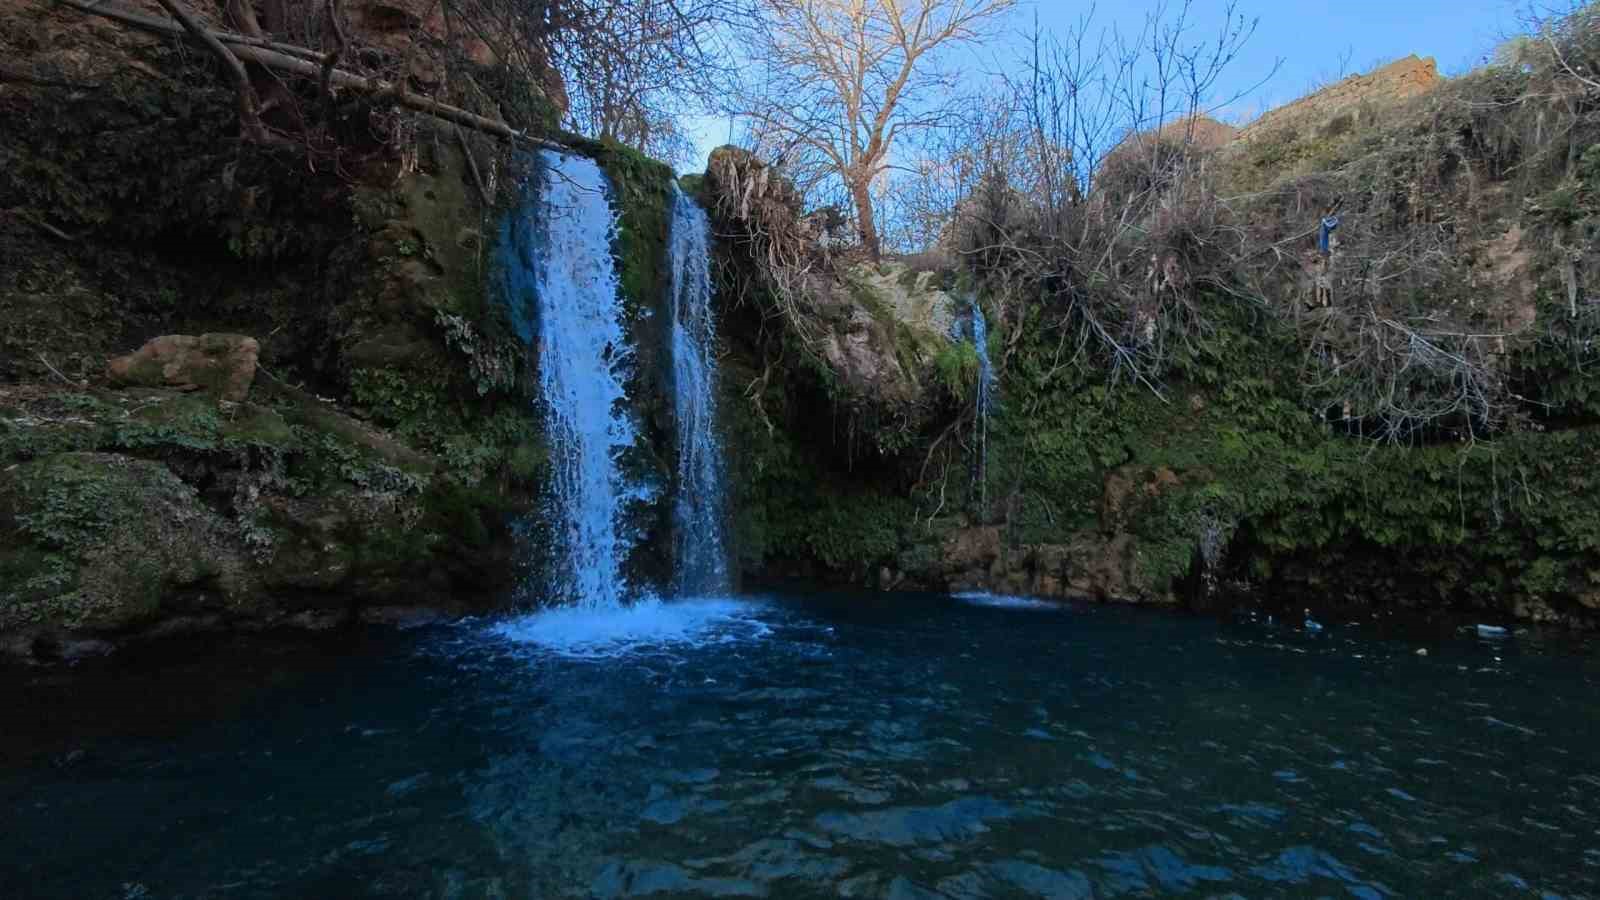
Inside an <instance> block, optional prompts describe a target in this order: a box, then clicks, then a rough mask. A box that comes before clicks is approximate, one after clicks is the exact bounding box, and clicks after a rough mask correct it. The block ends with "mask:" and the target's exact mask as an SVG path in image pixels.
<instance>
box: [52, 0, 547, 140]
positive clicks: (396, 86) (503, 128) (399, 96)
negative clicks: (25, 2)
mask: <svg viewBox="0 0 1600 900" xmlns="http://www.w3.org/2000/svg"><path fill="white" fill-rule="evenodd" d="M56 2H58V3H60V4H62V5H63V6H67V7H69V8H71V9H76V10H78V11H80V12H84V13H88V14H90V15H96V16H102V17H104V18H107V19H111V20H112V21H114V22H120V23H122V24H124V25H130V26H132V27H134V28H139V29H142V30H145V31H150V32H152V33H155V34H166V35H186V34H187V35H188V36H190V37H192V38H193V39H195V40H203V39H202V38H201V37H199V36H196V35H194V34H192V33H190V32H189V31H188V29H186V28H184V27H182V26H180V25H175V24H173V23H169V22H163V21H161V20H159V19H152V18H150V17H148V16H141V15H139V14H137V13H131V12H128V11H126V10H122V9H117V8H115V7H110V6H96V5H94V4H92V3H87V2H82V0H56ZM169 2H170V0H169ZM200 31H201V32H203V33H204V36H205V37H208V38H211V39H214V40H215V41H217V42H218V43H219V44H224V45H227V49H230V50H231V52H232V55H233V56H234V57H235V58H236V60H237V61H239V62H251V63H256V64H258V65H261V66H265V67H266V68H268V69H275V70H277V71H280V72H287V73H290V74H294V75H303V76H305V77H307V78H314V79H320V78H321V77H322V61H323V58H324V57H323V55H322V54H319V53H317V52H315V51H313V50H308V49H306V48H305V47H294V46H292V45H284V44H277V43H273V42H270V41H264V40H260V39H256V38H251V37H249V36H246V35H240V34H235V33H232V32H225V31H216V30H213V29H206V28H201V29H200ZM328 81H329V83H330V84H331V85H332V86H333V87H338V88H346V89H349V90H351V91H355V92H358V93H362V94H366V95H368V96H376V97H382V98H384V99H386V100H390V101H392V102H393V103H394V104H395V105H397V106H401V107H404V108H406V109H409V110H411V111H413V112H418V113H422V114H423V115H426V116H431V117H433V118H435V119H440V120H442V121H445V122H451V123H454V124H456V125H460V126H462V127H463V128H471V129H473V130H474V131H479V132H482V133H484V134H489V135H493V136H495V137H498V138H500V139H502V140H506V141H510V142H513V143H517V142H521V143H524V144H528V145H532V146H535V147H543V148H546V149H550V150H557V151H564V150H566V149H567V148H566V147H565V146H564V145H562V144H559V143H557V142H555V141H551V140H548V139H546V138H541V137H536V136H533V135H530V134H528V133H527V132H524V131H518V130H517V129H515V128H512V127H511V126H510V125H507V124H506V123H504V122H501V121H498V120H496V119H490V118H488V117H487V116H480V115H478V114H477V113H474V112H468V111H467V110H464V109H462V108H460V107H458V106H451V105H450V104H448V103H441V102H439V101H437V100H433V99H431V98H428V97H424V96H422V95H420V94H414V93H412V92H411V91H408V90H405V89H404V88H403V87H401V86H400V83H399V82H389V81H385V80H383V79H380V78H368V77H365V76H362V75H356V74H353V73H351V72H347V71H344V70H343V69H337V68H335V69H331V70H329V72H328Z"/></svg>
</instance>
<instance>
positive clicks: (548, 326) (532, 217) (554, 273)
mask: <svg viewBox="0 0 1600 900" xmlns="http://www.w3.org/2000/svg"><path fill="white" fill-rule="evenodd" d="M534 179H535V180H534V182H533V183H532V184H530V185H529V190H528V193H527V197H526V199H525V201H524V208H523V209H522V210H521V211H520V213H519V214H516V215H513V216H511V217H509V218H508V221H507V223H506V233H505V234H504V236H503V237H504V238H505V239H504V240H502V242H501V246H502V249H501V253H502V259H501V263H502V266H501V268H502V270H503V271H504V273H505V278H506V295H507V299H508V302H509V303H510V304H511V309H512V319H513V320H514V322H515V325H516V328H517V330H518V332H519V333H520V334H521V336H522V338H523V339H524V340H526V341H528V342H529V344H530V345H532V346H536V347H537V348H538V357H539V393H540V400H541V405H542V407H543V411H544V421H545V431H546V435H547V440H548V442H549V448H550V458H551V464H552V468H553V477H552V485H551V490H552V503H551V505H552V508H551V509H550V510H548V516H549V518H550V519H551V521H552V525H553V526H554V527H553V529H552V530H553V531H554V537H555V544H556V546H555V547H554V565H552V567H551V574H550V583H549V584H548V585H546V586H545V588H546V591H547V596H545V597H544V598H543V599H546V600H550V601H564V602H566V603H567V604H569V605H572V606H577V607H582V608H587V609H601V608H616V607H620V606H621V604H622V601H623V598H624V592H625V588H626V585H625V583H624V579H623V573H622V565H623V562H624V560H625V558H626V556H627V553H628V551H629V549H630V547H631V541H629V540H628V539H626V538H625V537H623V535H622V522H621V521H620V517H621V515H622V512H623V506H624V504H625V503H626V501H627V500H629V499H631V497H632V495H633V493H634V492H633V491H631V490H630V489H629V488H628V485H627V484H626V483H625V481H624V479H623V477H622V473H621V472H620V471H619V469H618V465H617V456H618V454H619V453H621V452H622V451H623V450H624V449H625V448H627V447H629V446H631V445H632V444H633V441H634V437H635V433H634V428H633V425H632V423H631V421H630V420H629V417H628V414H627V410H626V406H625V404H624V403H623V400H624V391H623V385H624V381H625V379H626V375H627V370H628V368H629V364H630V361H631V358H632V350H631V348H630V347H629V345H628V342H627V337H626V335H625V333H624V331H623V328H622V322H621V318H620V316H621V311H620V306H619V297H620V294H619V291H618V287H619V284H618V278H617V272H616V266H615V263H614V260H613V259H612V255H611V244H612V241H613V239H614V238H615V237H616V234H617V216H616V213H615V212H613V211H612V208H611V204H610V202H609V194H610V186H609V184H608V183H607V181H606V177H605V175H604V173H602V172H601V171H600V167H599V166H597V165H596V164H595V163H594V161H592V160H589V159H586V158H584V157H579V156H566V155H562V154H558V153H553V152H550V151H542V152H541V153H540V154H539V157H538V159H537V165H536V167H535V176H534Z"/></svg>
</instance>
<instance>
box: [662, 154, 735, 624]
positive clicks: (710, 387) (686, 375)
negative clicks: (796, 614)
mask: <svg viewBox="0 0 1600 900" xmlns="http://www.w3.org/2000/svg"><path fill="white" fill-rule="evenodd" d="M710 233H711V223H710V222H709V221H708V220H707V218H706V214H705V210H702V209H701V208H700V206H699V205H698V204H697V203H695V202H694V201H693V200H692V199H690V198H689V197H688V196H687V195H685V194H684V193H683V192H682V191H680V190H678V189H677V187H676V186H674V187H673V192H672V297H671V298H670V302H671V309H672V338H671V340H672V347H671V351H672V382H673V383H672V394H673V409H674V412H675V418H676V419H677V438H678V494H677V504H676V508H675V515H674V519H675V521H674V523H673V526H674V529H675V532H676V533H675V538H674V549H675V551H676V561H677V572H676V575H675V581H676V584H675V585H674V587H675V588H676V589H677V592H678V593H679V594H683V595H694V596H707V595H721V594H726V593H727V592H728V590H729V589H730V588H731V587H732V584H731V582H730V579H729V577H728V559H727V550H726V546H725V542H724V540H723V534H722V523H723V516H724V513H725V507H726V504H725V502H724V500H723V485H724V483H725V479H724V478H723V472H722V444H721V442H720V441H719V440H717V416H716V400H717V359H716V353H715V343H716V323H715V322H714V321H713V320H712V316H711V292H712V287H711V263H710V248H709V238H710Z"/></svg>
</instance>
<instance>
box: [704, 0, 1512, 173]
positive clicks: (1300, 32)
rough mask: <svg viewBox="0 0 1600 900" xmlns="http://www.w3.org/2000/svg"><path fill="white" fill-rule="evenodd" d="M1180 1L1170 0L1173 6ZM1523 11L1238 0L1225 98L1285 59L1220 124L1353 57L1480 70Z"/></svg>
mask: <svg viewBox="0 0 1600 900" xmlns="http://www.w3.org/2000/svg"><path fill="white" fill-rule="evenodd" d="M1156 2H1157V0H1123V2H1120V3H1119V2H1116V0H1104V2H1101V3H1099V4H1097V5H1096V7H1095V9H1096V12H1095V21H1096V22H1097V23H1099V24H1101V25H1107V26H1109V25H1116V26H1117V27H1118V28H1120V29H1122V30H1124V31H1125V32H1130V33H1137V32H1138V29H1139V27H1140V25H1141V23H1142V22H1143V20H1144V17H1145V15H1146V13H1147V12H1148V11H1149V10H1151V9H1153V8H1154V7H1155V5H1156ZM1178 2H1180V0H1167V5H1168V7H1169V8H1170V7H1172V6H1175V5H1176V4H1177V3H1178ZM1224 5H1225V4H1224V0H1194V5H1193V8H1192V10H1191V17H1192V20H1193V22H1194V24H1195V32H1194V33H1195V34H1196V35H1199V34H1201V33H1203V32H1209V31H1211V30H1214V29H1215V28H1217V27H1219V26H1220V25H1221V16H1222V11H1223V8H1224ZM1088 8H1089V3H1088V2H1080V0H1032V2H1025V3H1024V4H1023V8H1022V9H1021V10H1020V11H1019V14H1018V16H1017V21H1016V23H1015V26H1014V28H1013V29H1012V30H1011V32H1010V33H1009V34H1007V35H1002V36H1001V37H1000V38H999V40H997V41H996V42H995V44H994V45H993V46H988V47H985V48H984V50H983V54H984V58H985V59H987V60H993V61H994V62H987V63H984V64H983V65H988V66H991V67H992V66H993V65H996V64H1003V63H1004V62H1005V61H1006V60H1007V57H1008V50H1007V45H1008V44H1009V45H1011V46H1016V45H1017V44H1019V43H1020V41H1021V31H1022V30H1023V29H1024V28H1027V27H1030V26H1031V22H1032V19H1033V15H1034V14H1035V13H1037V14H1038V17H1039V21H1040V23H1041V24H1043V25H1044V26H1046V27H1048V28H1056V29H1059V30H1061V31H1065V30H1066V29H1067V28H1068V27H1069V26H1070V25H1071V24H1072V23H1074V22H1075V21H1077V19H1078V18H1079V17H1080V16H1082V14H1083V13H1084V11H1086V10H1087V9H1088ZM1516 9H1517V6H1516V2H1515V0H1344V2H1326V0H1321V2H1319V0H1301V2H1291V0H1240V2H1239V11H1240V12H1242V13H1244V14H1245V15H1246V16H1247V17H1251V18H1259V20H1260V23H1259V25H1258V26H1257V29H1256V32H1255V35H1254V36H1253V37H1252V38H1251V39H1250V41H1249V43H1248V44H1246V46H1245V49H1244V52H1243V54H1242V55H1241V57H1240V58H1239V59H1238V60H1236V61H1235V62H1234V64H1233V65H1232V66H1231V68H1230V69H1229V71H1228V74H1227V75H1226V76H1225V83H1223V84H1221V85H1219V93H1222V94H1225V95H1232V94H1235V93H1237V92H1239V91H1241V90H1244V89H1246V88H1249V87H1251V86H1252V85H1254V84H1255V83H1256V82H1258V81H1260V80H1261V79H1262V78H1263V77H1265V76H1266V75H1267V74H1268V73H1270V72H1272V70H1273V65H1274V63H1275V62H1277V61H1278V60H1280V59H1281V60H1282V65H1281V66H1280V67H1279V69H1278V71H1277V74H1276V75H1274V76H1273V77H1272V78H1271V79H1270V80H1269V81H1267V83H1266V84H1264V85H1262V86H1261V87H1260V88H1259V89H1256V90H1254V91H1251V92H1250V93H1249V94H1248V95H1246V96H1245V97H1243V98H1242V99H1241V100H1239V102H1237V103H1235V104H1233V106H1231V107H1229V108H1228V109H1225V110H1223V111H1221V114H1220V117H1222V118H1225V119H1229V120H1234V121H1240V120H1248V119H1251V118H1254V116H1255V115H1257V114H1259V113H1260V112H1262V111H1264V110H1265V109H1269V108H1271V107H1273V106H1278V105H1281V104H1284V103H1287V102H1289V101H1291V100H1294V99H1296V98H1297V97H1300V96H1302V95H1304V94H1305V93H1307V92H1308V91H1309V90H1310V89H1312V88H1314V87H1315V86H1317V85H1318V84H1322V83H1326V82H1329V81H1332V80H1335V79H1336V78H1337V76H1338V74H1339V69H1340V63H1341V60H1342V58H1343V57H1345V56H1346V54H1348V59H1349V62H1348V66H1347V67H1346V71H1345V74H1347V75H1348V74H1354V73H1356V72H1361V71H1365V70H1367V69H1369V68H1371V67H1372V66H1373V64H1374V63H1381V62H1387V61H1389V60H1392V59H1396V58H1398V57H1402V56H1405V55H1407V54H1410V53H1415V54H1417V55H1418V56H1432V57H1434V58H1435V59H1437V60H1438V63H1439V71H1440V72H1441V73H1442V74H1444V75H1455V74H1459V73H1461V72H1464V71H1466V70H1468V69H1470V68H1472V67H1474V66H1476V65H1478V64H1479V63H1480V62H1481V61H1482V60H1483V58H1484V56H1485V55H1486V54H1487V53H1488V52H1489V51H1490V50H1492V49H1493V48H1494V46H1495V44H1497V43H1498V42H1499V41H1500V40H1501V38H1502V37H1503V36H1504V35H1506V34H1509V33H1512V32H1514V31H1515V30H1516V24H1517V16H1516ZM695 130H696V131H697V132H698V133H699V135H700V140H699V143H700V145H701V152H702V154H704V153H709V152H710V150H711V149H712V148H713V147H716V146H717V145H719V144H722V143H725V142H726V141H727V139H728V123H727V121H726V120H714V119H706V120H703V121H701V122H700V123H698V126H697V128H696V129H695ZM701 162H702V164H703V162H704V160H703V158H702V160H701Z"/></svg>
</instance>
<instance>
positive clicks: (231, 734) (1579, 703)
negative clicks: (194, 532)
mask: <svg viewBox="0 0 1600 900" xmlns="http://www.w3.org/2000/svg"><path fill="white" fill-rule="evenodd" d="M568 616H569V617H568V618H566V619H551V620H539V619H537V618H535V619H533V620H520V622H521V624H520V625H519V626H518V627H517V628H512V629H507V628H504V627H500V628H496V627H493V623H463V624H458V625H454V626H447V627H439V628H430V629H418V630H413V631H403V632H402V631H390V632H385V631H379V632H365V633H362V634H360V635H354V636H349V637H328V638H323V639H318V640H310V639H308V638H306V637H305V636H298V637H296V638H294V639H292V640H291V639H281V640H280V639H273V638H267V637H260V636H258V637H255V638H249V639H230V640H219V639H213V638H207V639H204V640H196V641H192V642H187V643H181V644H170V645H164V646H151V647H149V648H147V649H146V650H144V651H142V653H143V654H144V657H146V658H143V659H141V658H138V656H137V655H136V656H135V657H132V658H125V659H123V660H121V661H120V663H119V664H118V665H116V666H114V667H110V668H90V669H79V670H74V671H35V672H28V673H7V677H6V678H5V679H4V680H3V681H0V684H3V685H4V686H3V687H0V701H3V703H4V706H3V707H0V708H3V709H4V710H5V712H4V713H3V715H4V717H5V718H4V720H3V721H4V722H6V724H7V727H6V728H4V729H0V835H3V838H0V885H3V886H4V888H3V890H0V894H3V895H4V896H5V897H8V898H34V897H39V898H57V897H59V898H91V897H148V898H177V897H229V898H232V897H239V898H257V897H406V898H410V897H438V898H457V897H460V898H478V897H482V898H488V897H562V896H574V897H591V896H592V897H631V896H659V897H672V896H707V895H715V896H770V897H834V896H850V897H892V898H925V897H951V898H979V897H1124V896H1125V897H1142V896H1155V895H1174V896H1195V897H1232V896H1248V897H1262V896H1307V897H1311V896H1330V897H1381V896H1397V897H1444V896H1451V897H1469V896H1483V897H1503V896H1504V897H1510V896H1535V897H1537V896H1564V897H1580V896H1597V895H1600V803H1596V798H1597V797H1600V745H1597V742H1596V738H1597V737H1600V734H1597V730H1596V725H1597V723H1600V663H1597V660H1596V657H1595V655H1594V650H1595V648H1594V647H1593V646H1592V645H1586V644H1583V643H1581V642H1568V641H1563V642H1559V643H1554V644H1546V643H1541V642H1539V640H1537V639H1536V638H1534V637H1530V636H1527V635H1519V636H1513V637H1511V638H1509V639H1504V640H1483V639H1480V638H1478V637H1476V636H1475V635H1472V634H1454V633H1429V634H1427V635H1424V636H1421V637H1418V636H1415V635H1413V636H1405V635H1390V634H1381V633H1377V632H1375V631H1374V630H1373V629H1372V628H1371V627H1370V626H1351V625H1347V624H1344V623H1341V622H1339V621H1337V620H1327V619H1324V621H1325V624H1326V629H1325V630H1324V631H1323V632H1322V633H1320V634H1316V635H1308V634H1306V633H1304V632H1303V631H1300V630H1297V629H1275V628H1270V627H1267V626H1265V625H1263V624H1256V623H1248V622H1218V621H1213V620H1208V619H1200V618H1192V617H1184V616H1174V615H1164V614H1160V613H1146V612H1141V611H1138V610H1126V609H1116V608H1106V607H1067V608H1060V607H1053V606H1043V605H1035V604H1030V603H1026V602H989V601H986V600H983V599H982V598H979V599H976V600H969V601H961V600H956V599H947V598H931V597H908V596H888V597H885V596H877V595H872V596H865V595H864V596H846V595H835V596H831V597H814V596H813V597H772V598H767V599H752V600H748V601H738V602H731V601H720V602H691V603H688V604H683V605H677V606H673V605H667V606H661V607H654V608H646V609H643V610H641V611H639V612H637V613H634V614H633V616H632V618H629V617H628V615H627V614H626V613H622V612H618V613H616V614H615V615H614V616H613V617H612V618H611V619H607V620H604V621H598V622H597V621H589V620H583V619H580V618H576V617H573V616H572V615H571V613H570V611H569V613H568ZM641 635H643V636H647V639H645V640H643V641H642V642H641V639H640V636H641ZM1419 646H1422V647H1426V648H1427V649H1428V650H1429V651H1430V652H1429V655H1428V656H1426V657H1419V656H1417V655H1415V652H1414V651H1415V650H1416V649H1417V648H1418V647H1419Z"/></svg>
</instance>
